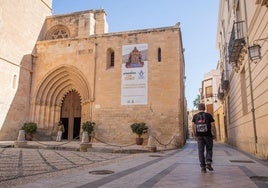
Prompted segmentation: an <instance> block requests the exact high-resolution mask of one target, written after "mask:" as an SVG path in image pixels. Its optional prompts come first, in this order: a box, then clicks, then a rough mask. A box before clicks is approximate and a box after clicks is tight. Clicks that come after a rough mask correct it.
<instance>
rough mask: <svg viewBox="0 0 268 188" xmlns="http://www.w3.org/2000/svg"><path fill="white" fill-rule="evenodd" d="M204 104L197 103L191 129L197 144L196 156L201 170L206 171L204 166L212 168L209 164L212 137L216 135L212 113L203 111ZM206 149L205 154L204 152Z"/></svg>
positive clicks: (210, 160) (210, 161) (211, 169)
mask: <svg viewBox="0 0 268 188" xmlns="http://www.w3.org/2000/svg"><path fill="white" fill-rule="evenodd" d="M205 109H206V107H205V104H203V103H200V104H199V105H198V110H199V112H198V113H197V114H195V115H194V116H193V120H192V131H193V136H194V139H195V140H197V144H198V156H199V161H200V167H201V172H202V173H206V172H207V171H206V168H207V169H208V170H210V171H213V170H214V169H213V168H212V166H211V163H212V153H213V151H212V150H213V138H215V136H216V134H215V133H216V129H215V123H214V122H215V120H214V119H213V117H212V115H211V114H209V113H207V112H205ZM205 149H206V154H205Z"/></svg>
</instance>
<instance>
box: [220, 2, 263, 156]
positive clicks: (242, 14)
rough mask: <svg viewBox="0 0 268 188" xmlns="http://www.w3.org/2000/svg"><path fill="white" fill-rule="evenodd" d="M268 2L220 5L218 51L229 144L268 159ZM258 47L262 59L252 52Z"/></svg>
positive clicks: (221, 91) (221, 3) (221, 90)
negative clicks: (253, 48)
mask: <svg viewBox="0 0 268 188" xmlns="http://www.w3.org/2000/svg"><path fill="white" fill-rule="evenodd" d="M267 6H268V1H267V0H253V1H252V0H221V1H220V7H219V18H218V31H217V47H218V49H219V54H220V60H219V66H218V70H220V71H221V84H220V87H219V93H220V95H221V96H222V97H221V98H222V101H223V103H222V108H223V114H224V118H223V122H224V123H225V130H221V131H222V132H223V133H222V134H224V132H225V133H226V141H227V142H228V143H229V144H231V145H233V146H236V147H238V148H239V149H241V150H243V151H245V152H248V153H251V154H255V155H257V156H259V157H261V158H265V159H267V158H268V127H267V126H266V124H267V123H266V122H267V121H268V98H267V94H268V79H267V78H268V53H267V52H268V51H267V49H268V35H267V33H268V27H267V26H268V12H267ZM255 45H257V46H258V47H260V48H259V51H257V52H260V53H261V56H259V57H257V56H255V55H256V53H255V54H252V53H250V52H251V51H250V50H251V49H252V47H253V46H254V47H255Z"/></svg>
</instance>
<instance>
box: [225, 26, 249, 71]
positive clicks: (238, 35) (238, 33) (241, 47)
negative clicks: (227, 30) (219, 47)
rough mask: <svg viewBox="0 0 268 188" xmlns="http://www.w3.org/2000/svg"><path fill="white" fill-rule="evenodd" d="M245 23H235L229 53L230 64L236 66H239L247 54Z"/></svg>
mask: <svg viewBox="0 0 268 188" xmlns="http://www.w3.org/2000/svg"><path fill="white" fill-rule="evenodd" d="M244 28H245V22H244V21H239V22H235V23H234V25H233V28H232V32H231V36H230V41H229V46H228V52H229V62H230V63H231V64H232V65H234V66H238V64H239V63H240V61H242V60H243V58H244V53H245V49H246V48H245V45H246V41H245V31H244Z"/></svg>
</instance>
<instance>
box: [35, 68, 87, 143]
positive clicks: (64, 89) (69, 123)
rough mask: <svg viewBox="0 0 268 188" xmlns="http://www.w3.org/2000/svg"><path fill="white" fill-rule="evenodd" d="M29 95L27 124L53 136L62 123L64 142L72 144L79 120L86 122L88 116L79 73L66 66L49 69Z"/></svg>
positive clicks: (82, 78) (84, 79) (84, 91)
mask: <svg viewBox="0 0 268 188" xmlns="http://www.w3.org/2000/svg"><path fill="white" fill-rule="evenodd" d="M33 93H34V94H33V98H32V105H31V120H32V121H34V122H36V123H37V125H38V130H39V131H42V132H44V133H45V134H46V135H53V134H55V129H56V128H57V123H58V121H59V120H62V121H63V123H64V125H65V128H66V133H65V134H64V135H63V138H64V139H69V140H73V139H74V138H76V137H77V136H78V135H79V130H80V122H81V119H82V120H83V119H89V118H90V117H88V116H89V115H90V114H91V113H90V109H91V103H90V93H91V92H90V87H89V84H88V81H87V79H86V77H85V76H84V74H83V73H82V72H81V71H80V70H79V69H77V68H76V67H74V66H67V65H64V66H59V67H56V68H55V69H52V70H51V71H50V72H48V73H47V74H46V76H44V78H43V79H42V81H41V82H40V84H39V86H37V87H36V88H34V91H33Z"/></svg>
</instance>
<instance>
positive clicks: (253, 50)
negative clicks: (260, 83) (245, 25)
mask: <svg viewBox="0 0 268 188" xmlns="http://www.w3.org/2000/svg"><path fill="white" fill-rule="evenodd" d="M258 41H264V42H265V41H268V37H266V38H262V39H256V40H254V41H253V45H252V46H249V47H248V52H249V58H250V60H251V61H255V62H256V60H259V59H261V46H260V45H259V44H256V43H257V42H258Z"/></svg>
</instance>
